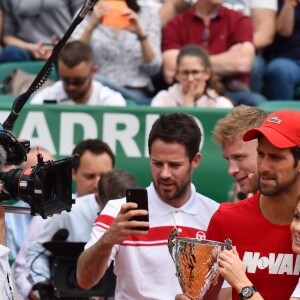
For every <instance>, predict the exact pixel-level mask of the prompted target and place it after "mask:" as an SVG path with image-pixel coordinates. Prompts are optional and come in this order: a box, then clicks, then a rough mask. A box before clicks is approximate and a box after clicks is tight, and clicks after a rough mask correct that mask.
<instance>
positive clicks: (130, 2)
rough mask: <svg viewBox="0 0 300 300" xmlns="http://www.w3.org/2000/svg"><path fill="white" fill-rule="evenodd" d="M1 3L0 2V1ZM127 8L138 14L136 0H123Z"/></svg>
mask: <svg viewBox="0 0 300 300" xmlns="http://www.w3.org/2000/svg"><path fill="white" fill-rule="evenodd" d="M98 1H99V0H97V1H96V2H98ZM0 2H1V1H0ZM125 2H126V4H127V6H128V7H129V8H130V9H132V10H133V11H134V12H136V13H137V12H139V11H140V10H141V7H140V5H139V4H138V3H137V1H136V0H125Z"/></svg>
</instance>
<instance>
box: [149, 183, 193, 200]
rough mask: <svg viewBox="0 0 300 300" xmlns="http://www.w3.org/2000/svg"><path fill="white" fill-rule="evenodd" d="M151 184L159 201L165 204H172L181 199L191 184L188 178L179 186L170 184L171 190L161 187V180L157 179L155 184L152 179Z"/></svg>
mask: <svg viewBox="0 0 300 300" xmlns="http://www.w3.org/2000/svg"><path fill="white" fill-rule="evenodd" d="M152 182H153V185H154V188H155V191H156V193H157V194H158V195H159V197H160V198H161V200H163V201H165V202H173V201H177V200H180V199H182V198H183V197H184V196H185V195H186V194H187V192H188V191H189V187H190V184H191V177H189V178H188V180H185V181H184V182H183V183H182V184H181V185H178V184H177V183H173V182H172V189H170V188H169V189H168V188H166V187H164V186H162V183H165V182H164V181H163V180H159V179H158V181H157V182H156V181H154V180H153V178H152ZM174 187H175V188H174Z"/></svg>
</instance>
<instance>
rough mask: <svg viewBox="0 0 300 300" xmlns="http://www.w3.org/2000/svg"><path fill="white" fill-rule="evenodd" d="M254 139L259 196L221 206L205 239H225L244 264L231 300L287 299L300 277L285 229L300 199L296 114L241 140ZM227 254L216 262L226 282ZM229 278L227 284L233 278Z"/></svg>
mask: <svg viewBox="0 0 300 300" xmlns="http://www.w3.org/2000/svg"><path fill="white" fill-rule="evenodd" d="M253 139H257V140H258V147H257V153H258V158H257V168H258V186H259V192H258V193H256V194H255V195H254V196H253V197H250V198H248V199H246V200H243V201H240V202H237V203H234V204H231V203H223V204H221V206H220V208H219V209H218V210H217V211H216V213H215V214H214V215H213V217H212V219H211V221H210V224H209V227H208V230H207V236H206V237H207V239H209V240H216V241H224V240H225V239H226V238H230V239H231V240H232V243H233V245H235V246H236V250H234V251H233V252H235V251H237V252H238V254H239V257H240V259H241V260H242V261H243V263H244V267H245V272H246V275H247V279H246V280H240V279H239V278H237V277H236V278H235V280H233V281H232V280H231V281H230V283H231V284H232V286H233V289H232V299H233V300H236V299H253V300H254V299H261V298H259V297H260V295H261V296H262V297H263V298H264V299H266V300H268V299H272V300H284V299H289V297H290V296H291V294H292V292H293V290H294V288H295V286H296V285H297V282H298V279H299V273H300V256H299V257H298V256H297V255H296V254H294V253H293V251H292V243H291V233H290V229H289V226H290V223H291V221H292V219H293V215H294V211H295V208H296V206H297V203H298V201H299V195H300V112H298V111H293V110H281V111H277V112H274V113H271V114H270V115H269V116H268V117H267V118H266V119H265V121H264V122H263V124H262V125H261V126H260V127H258V128H254V129H250V130H248V131H247V132H246V133H245V134H244V136H243V140H244V141H250V140H253ZM232 254H233V253H232V252H228V251H227V252H226V251H225V252H224V253H223V254H221V255H220V256H219V258H218V262H219V270H220V272H221V274H223V276H224V277H226V278H228V277H227V275H228V273H226V270H227V267H228V264H229V263H230V262H232V261H231V259H232V258H233V257H232V256H230V255H232ZM229 275H230V278H231V279H232V277H233V278H234V276H235V275H236V274H232V273H231V274H229ZM257 291H259V293H258V292H257ZM215 292H216V291H215ZM259 294H260V295H259ZM216 298H217V296H216V295H213V296H212V298H210V299H216ZM176 299H178V300H179V299H182V300H183V299H187V298H186V297H185V296H177V298H176ZM219 299H220V297H219V298H218V300H219Z"/></svg>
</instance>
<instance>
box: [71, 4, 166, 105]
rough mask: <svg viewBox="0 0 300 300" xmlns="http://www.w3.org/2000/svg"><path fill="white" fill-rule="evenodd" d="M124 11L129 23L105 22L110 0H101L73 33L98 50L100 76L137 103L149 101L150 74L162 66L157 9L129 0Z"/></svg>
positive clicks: (95, 50) (96, 58)
mask: <svg viewBox="0 0 300 300" xmlns="http://www.w3.org/2000/svg"><path fill="white" fill-rule="evenodd" d="M126 3H127V5H128V9H126V10H124V11H122V15H123V17H124V16H125V17H127V20H128V27H126V28H118V27H116V26H117V25H116V26H106V25H105V24H102V23H101V22H103V17H104V16H105V15H107V14H108V13H109V11H110V6H109V3H108V1H106V0H99V1H98V2H97V3H96V4H95V6H94V10H93V12H92V13H91V14H90V15H87V16H86V18H85V19H84V20H83V22H82V23H81V24H80V25H79V26H78V27H77V28H76V30H75V31H74V34H73V37H74V38H77V39H80V40H81V41H83V42H85V43H89V44H90V45H91V47H92V49H93V51H94V54H95V62H96V64H97V66H98V67H99V68H98V72H97V79H99V80H100V81H101V82H103V83H104V84H106V85H107V86H109V87H111V88H113V89H115V90H117V91H119V92H121V94H122V95H123V96H124V97H125V98H129V99H132V100H134V101H135V102H136V103H138V104H150V102H151V99H152V98H151V96H152V95H151V93H152V90H153V86H152V82H151V78H150V77H151V76H152V75H154V74H155V73H157V72H158V71H159V68H160V66H161V48H160V47H161V29H160V20H159V15H158V13H156V12H154V11H153V10H148V9H147V8H145V7H140V6H139V5H138V4H137V2H136V0H126Z"/></svg>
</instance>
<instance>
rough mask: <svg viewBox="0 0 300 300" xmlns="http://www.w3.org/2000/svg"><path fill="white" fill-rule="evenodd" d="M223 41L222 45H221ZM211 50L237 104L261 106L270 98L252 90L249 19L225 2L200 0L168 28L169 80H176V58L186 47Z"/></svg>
mask: <svg viewBox="0 0 300 300" xmlns="http://www.w3.org/2000/svg"><path fill="white" fill-rule="evenodd" d="M221 41H222V42H221ZM190 43H193V44H198V45H201V46H203V47H204V48H206V49H207V51H208V53H209V54H210V61H211V63H212V66H213V70H214V72H215V74H217V75H218V76H219V77H220V78H221V80H222V82H223V83H224V85H225V89H226V93H227V95H228V96H229V98H230V99H232V100H233V101H234V102H235V104H236V105H239V104H247V105H252V106H255V105H258V104H259V103H262V102H264V101H265V100H266V99H265V98H264V97H263V96H262V95H261V94H258V93H254V92H251V91H250V88H249V73H250V71H251V69H252V64H253V59H254V57H255V47H254V45H253V31H252V24H251V20H250V18H249V17H247V16H244V15H242V14H241V13H239V12H236V11H233V10H229V9H227V8H225V7H224V6H223V5H222V4H221V1H218V2H216V1H212V0H201V1H200V0H198V1H197V2H196V4H195V5H194V6H193V7H191V8H190V9H188V10H187V11H185V12H183V13H182V14H180V15H178V16H176V17H174V18H173V19H172V20H171V21H170V22H169V23H168V25H167V26H166V27H165V28H164V33H163V64H164V75H165V78H166V81H167V82H168V83H169V84H170V83H172V82H173V80H174V72H175V67H176V57H177V55H178V52H179V50H180V48H181V47H182V46H184V45H186V44H190Z"/></svg>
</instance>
